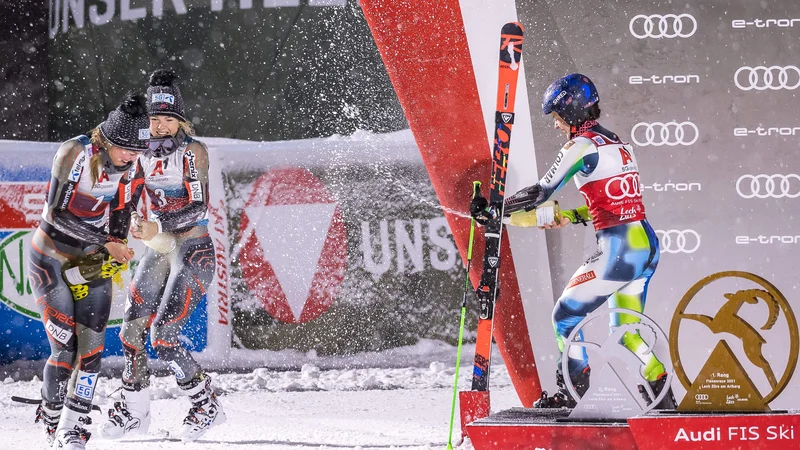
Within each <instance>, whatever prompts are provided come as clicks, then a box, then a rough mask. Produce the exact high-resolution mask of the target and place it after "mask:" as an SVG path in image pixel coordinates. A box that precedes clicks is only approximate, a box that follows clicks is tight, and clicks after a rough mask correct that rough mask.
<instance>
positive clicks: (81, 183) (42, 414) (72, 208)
mask: <svg viewBox="0 0 800 450" xmlns="http://www.w3.org/2000/svg"><path fill="white" fill-rule="evenodd" d="M147 128H148V118H147V109H146V105H145V100H144V98H143V97H142V96H141V95H139V96H133V97H128V98H127V99H126V100H125V101H124V102H123V103H122V104H121V105H120V106H119V107H118V108H117V109H115V110H114V111H112V112H111V113H110V114H109V115H108V118H107V119H106V120H105V121H104V122H103V123H101V124H100V125H99V126H98V127H97V128H95V129H94V130H93V131H92V132H91V133H89V134H88V136H78V137H76V138H74V139H70V140H68V141H67V142H65V143H63V144H62V145H61V147H60V148H59V149H58V152H57V153H56V156H55V158H54V159H53V170H52V176H51V179H50V185H49V188H48V194H47V203H46V205H45V209H44V213H43V215H42V219H43V220H42V222H41V224H40V225H39V228H38V229H37V230H36V232H35V233H34V235H33V238H32V240H31V250H30V264H29V268H28V273H29V276H30V280H31V288H32V290H33V293H34V295H35V296H36V303H37V305H39V307H40V308H41V313H42V324H43V325H44V327H45V330H46V333H47V338H48V340H49V341H50V357H49V358H48V359H47V363H46V364H45V367H44V374H43V383H42V404H41V405H40V406H39V408H38V409H37V417H36V421H37V422H39V421H41V422H43V423H44V426H45V431H46V434H47V440H48V442H50V443H52V444H53V448H57V449H62V448H64V449H83V448H84V447H85V444H86V440H87V439H89V436H90V433H89V432H88V431H86V427H85V425H87V424H88V423H90V422H89V420H88V416H87V414H88V413H89V411H91V407H92V398H93V396H94V391H95V389H96V385H97V381H98V377H97V374H98V372H99V371H100V359H101V357H102V354H103V347H104V344H105V340H104V338H105V330H106V323H107V322H108V316H109V313H110V311H111V295H112V289H111V282H112V280H111V276H112V275H113V274H114V273H115V272H116V271H117V270H119V269H120V268H122V265H123V264H125V263H127V262H128V261H129V260H130V258H132V257H133V250H131V249H129V248H128V246H127V244H126V242H127V241H126V238H127V236H128V223H129V220H130V212H129V209H128V208H127V206H126V200H129V199H130V197H131V188H132V187H131V180H132V178H133V176H134V173H135V169H136V167H135V165H134V163H135V161H136V158H137V157H138V155H139V153H140V152H141V151H143V150H146V149H147V142H148V139H149V138H150V135H149V133H148V132H147ZM106 228H108V231H106ZM106 252H107V253H108V255H110V256H111V258H113V260H114V261H115V262H116V263H117V264H114V263H113V262H112V261H109V260H108V259H107V257H106ZM95 256H99V257H100V261H101V262H102V261H105V264H103V266H102V267H103V275H102V276H100V277H99V278H97V279H94V280H92V281H90V282H87V280H86V279H85V278H81V276H80V275H77V276H75V275H73V276H70V275H68V274H64V275H63V276H62V272H63V269H64V268H65V267H68V266H80V265H81V264H82V262H83V261H86V260H89V259H91V258H93V257H95ZM70 377H71V378H72V381H71V382H69V381H70ZM68 384H69V389H68V388H67V385H68ZM54 441H55V442H54Z"/></svg>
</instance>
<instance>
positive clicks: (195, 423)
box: [180, 374, 226, 442]
mask: <svg viewBox="0 0 800 450" xmlns="http://www.w3.org/2000/svg"><path fill="white" fill-rule="evenodd" d="M180 387H181V389H183V390H184V391H186V393H187V394H188V395H189V399H190V400H191V401H192V407H191V408H190V409H189V413H188V414H187V415H186V418H185V419H183V427H182V428H181V432H180V436H181V440H183V441H184V442H189V441H194V440H197V439H199V438H200V437H201V436H202V435H204V434H205V433H206V431H208V430H209V429H210V428H212V427H215V426H217V425H220V424H222V423H225V420H226V417H225V412H224V411H223V410H222V405H220V403H219V401H218V400H217V395H216V394H215V393H214V390H213V389H212V388H211V378H209V377H208V375H205V374H200V375H199V376H197V377H195V378H193V379H192V380H191V381H190V382H189V383H187V384H184V385H180Z"/></svg>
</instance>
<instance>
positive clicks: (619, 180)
mask: <svg viewBox="0 0 800 450" xmlns="http://www.w3.org/2000/svg"><path fill="white" fill-rule="evenodd" d="M606 195H607V196H608V198H610V199H611V200H622V199H623V198H636V197H641V196H642V186H641V185H640V184H639V174H637V173H629V174H627V175H624V176H621V177H614V178H611V179H609V180H608V181H607V182H606Z"/></svg>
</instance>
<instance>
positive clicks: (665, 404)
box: [639, 372, 678, 409]
mask: <svg viewBox="0 0 800 450" xmlns="http://www.w3.org/2000/svg"><path fill="white" fill-rule="evenodd" d="M647 383H648V384H649V385H650V389H652V390H653V395H655V396H656V398H658V396H659V394H661V391H662V390H663V389H664V386H665V385H666V383H667V373H666V372H664V373H662V374H661V375H659V376H658V378H656V380H655V381H648V382H647ZM667 389H668V391H667V395H666V396H665V397H664V398H663V399H662V400H661V401H660V402H658V404H657V405H656V406H655V407H653V409H675V408H677V407H678V402H677V401H676V400H675V395H674V394H673V393H672V387H667ZM639 393H640V394H642V398H644V401H645V403H647V404H648V405H650V403H653V399H651V398H650V395H649V394H648V393H647V390H646V389H645V388H644V386H642V385H641V384H640V385H639Z"/></svg>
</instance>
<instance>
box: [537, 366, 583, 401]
mask: <svg viewBox="0 0 800 450" xmlns="http://www.w3.org/2000/svg"><path fill="white" fill-rule="evenodd" d="M591 373H592V369H591V368H589V367H588V366H587V367H586V368H585V369H583V372H581V374H580V375H579V376H577V377H573V379H572V387H573V388H575V392H577V394H578V396H579V397H583V395H584V394H586V391H587V390H588V389H589V378H590V376H591ZM556 384H557V385H558V391H557V392H556V393H555V394H553V395H552V396H548V395H547V391H542V396H541V398H539V400H536V402H535V403H534V404H533V407H534V408H569V409H572V408H574V407H575V405H577V404H578V401H577V400H575V399H574V398H572V395H571V394H570V393H569V390H568V389H567V384H566V382H565V381H564V374H562V373H561V370H556Z"/></svg>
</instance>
